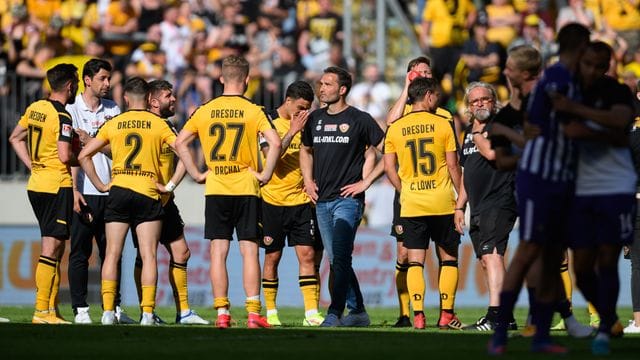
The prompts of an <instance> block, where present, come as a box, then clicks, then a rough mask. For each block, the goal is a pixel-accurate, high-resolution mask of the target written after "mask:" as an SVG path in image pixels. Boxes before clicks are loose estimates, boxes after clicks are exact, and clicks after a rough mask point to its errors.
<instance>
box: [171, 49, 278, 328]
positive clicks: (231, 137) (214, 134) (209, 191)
mask: <svg viewBox="0 0 640 360" xmlns="http://www.w3.org/2000/svg"><path fill="white" fill-rule="evenodd" d="M220 81H221V82H222V84H223V85H224V90H223V92H222V96H219V97H217V98H215V99H213V100H211V101H209V102H207V103H206V104H204V105H202V106H200V107H199V108H198V109H197V110H196V111H195V112H194V113H193V114H192V115H191V118H189V120H188V121H187V123H186V124H185V125H184V128H183V129H182V131H180V134H179V135H178V140H177V142H176V143H177V148H178V154H179V156H180V159H181V160H182V161H183V162H184V165H185V167H186V169H187V172H188V173H189V175H191V177H193V178H194V179H195V180H196V182H205V181H206V187H205V196H206V204H205V237H206V238H207V239H210V240H211V247H210V253H211V284H212V288H213V306H214V307H215V308H216V309H217V312H218V319H217V320H216V326H217V327H219V328H227V327H229V326H230V325H231V315H230V313H229V306H230V302H229V297H228V296H229V295H228V290H229V277H228V274H227V265H226V259H227V254H228V253H229V246H230V242H231V240H232V239H233V231H234V229H235V230H236V234H237V236H238V240H239V245H240V253H241V254H242V268H243V269H242V270H243V284H244V290H245V293H246V296H247V299H246V302H245V308H246V310H247V313H248V321H247V327H249V328H260V327H269V324H268V323H267V320H266V319H265V318H264V317H261V316H260V311H261V310H262V304H261V302H260V261H259V258H258V240H259V239H260V236H261V233H260V229H259V223H260V209H261V204H260V185H261V184H266V183H267V182H268V181H269V179H271V175H272V174H273V169H274V168H275V165H276V161H277V160H278V158H279V157H280V150H281V141H280V137H279V136H278V133H277V132H276V130H275V129H274V128H273V125H272V124H271V122H270V121H269V119H268V117H267V115H266V114H265V112H264V110H263V109H262V107H260V106H258V105H256V104H253V103H252V102H251V101H249V100H248V99H246V98H244V97H243V96H242V94H244V92H245V91H246V88H247V84H248V82H249V63H248V62H247V60H246V59H244V58H242V57H239V56H229V57H227V58H225V59H224V60H223V62H222V77H221V78H220ZM260 134H262V136H263V137H264V138H265V140H266V141H267V143H268V144H269V149H268V151H267V156H266V162H265V165H264V169H263V170H262V172H260V173H258V172H256V169H258V155H259V153H258V151H259V150H258V137H259V135H260ZM196 137H198V138H199V139H200V143H201V144H202V151H203V153H204V155H205V161H206V164H207V167H208V171H207V172H206V173H201V172H200V171H199V170H198V168H197V166H196V164H195V162H194V159H193V157H192V156H191V153H190V151H189V144H190V143H191V142H193V140H195V138H196Z"/></svg>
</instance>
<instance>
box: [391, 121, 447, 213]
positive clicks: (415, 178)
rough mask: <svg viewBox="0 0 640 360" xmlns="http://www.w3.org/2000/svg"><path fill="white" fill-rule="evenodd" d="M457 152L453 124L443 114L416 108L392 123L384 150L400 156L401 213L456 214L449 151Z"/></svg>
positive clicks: (398, 157)
mask: <svg viewBox="0 0 640 360" xmlns="http://www.w3.org/2000/svg"><path fill="white" fill-rule="evenodd" d="M455 151H456V139H455V134H454V132H453V127H452V126H451V123H450V122H449V121H448V120H447V119H446V118H444V117H442V116H439V115H435V114H432V113H430V112H426V111H415V112H411V113H409V114H408V115H405V116H403V117H401V118H400V119H398V121H396V122H394V123H393V124H392V125H391V126H389V128H388V130H387V137H386V139H385V143H384V152H385V154H391V153H395V154H396V156H397V159H398V176H399V177H400V180H401V181H402V191H401V192H400V204H401V206H402V208H401V214H400V216H402V217H416V216H429V215H447V214H452V213H453V209H454V207H455V193H454V187H453V182H452V180H451V176H450V175H449V170H448V168H447V162H446V156H445V154H446V153H447V152H455Z"/></svg>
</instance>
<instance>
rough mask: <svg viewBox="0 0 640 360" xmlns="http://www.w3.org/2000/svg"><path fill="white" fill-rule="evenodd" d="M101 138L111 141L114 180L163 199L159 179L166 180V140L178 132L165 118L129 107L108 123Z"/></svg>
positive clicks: (133, 189)
mask: <svg viewBox="0 0 640 360" xmlns="http://www.w3.org/2000/svg"><path fill="white" fill-rule="evenodd" d="M96 137H97V138H99V139H101V140H105V141H107V142H109V143H110V144H111V157H112V160H113V167H112V168H111V174H112V180H111V184H112V185H116V186H120V187H123V188H126V189H129V190H132V191H135V192H137V193H139V194H142V195H145V196H148V197H150V198H153V199H159V198H160V193H159V191H158V188H157V187H156V182H160V183H163V184H164V183H166V182H167V181H168V179H167V180H165V179H164V178H163V175H162V172H161V166H160V163H161V160H160V159H161V157H162V152H163V147H164V146H165V144H171V143H173V142H175V141H176V134H175V133H174V132H173V130H171V128H170V127H169V125H167V123H166V122H165V120H164V119H162V118H160V117H158V116H156V115H155V114H153V113H151V112H148V111H146V110H129V111H125V112H123V113H122V114H120V115H118V116H116V117H114V118H113V119H111V120H109V121H107V122H105V123H104V125H103V126H102V127H101V128H100V130H99V131H98V134H97V135H96Z"/></svg>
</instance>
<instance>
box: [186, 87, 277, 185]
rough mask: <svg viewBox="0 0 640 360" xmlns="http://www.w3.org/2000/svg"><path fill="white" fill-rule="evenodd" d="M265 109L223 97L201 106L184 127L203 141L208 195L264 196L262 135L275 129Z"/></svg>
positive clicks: (234, 98)
mask: <svg viewBox="0 0 640 360" xmlns="http://www.w3.org/2000/svg"><path fill="white" fill-rule="evenodd" d="M272 128H273V125H272V124H271V122H270V121H269V119H268V118H267V115H266V113H265V112H264V109H263V108H262V107H261V106H258V105H256V104H254V103H252V102H251V101H250V100H248V99H246V98H244V97H242V96H235V95H223V96H219V97H217V98H215V99H213V100H211V101H209V102H208V103H206V104H204V105H202V106H200V107H199V108H198V109H197V110H196V111H195V112H194V113H193V114H192V115H191V117H190V118H189V120H188V121H187V123H186V124H185V125H184V129H186V130H187V131H190V132H192V133H195V134H197V135H198V137H199V139H200V143H201V145H202V152H203V153H204V157H205V161H206V163H207V167H208V168H209V174H208V175H207V182H206V188H205V194H206V195H255V196H260V184H259V183H258V180H257V179H256V177H255V176H253V174H252V173H251V172H249V170H248V169H249V168H252V169H254V170H256V171H257V170H258V161H259V155H258V138H259V133H260V132H264V131H266V130H268V129H272Z"/></svg>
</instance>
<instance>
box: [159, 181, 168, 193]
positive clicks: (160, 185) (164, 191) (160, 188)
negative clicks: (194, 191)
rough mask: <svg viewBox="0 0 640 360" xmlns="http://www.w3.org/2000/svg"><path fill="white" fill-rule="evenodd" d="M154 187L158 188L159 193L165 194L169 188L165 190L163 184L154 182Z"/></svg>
mask: <svg viewBox="0 0 640 360" xmlns="http://www.w3.org/2000/svg"><path fill="white" fill-rule="evenodd" d="M156 188H157V189H158V191H159V192H160V193H161V194H166V193H168V192H169V190H167V188H166V186H164V185H163V184H161V183H159V182H156Z"/></svg>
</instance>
